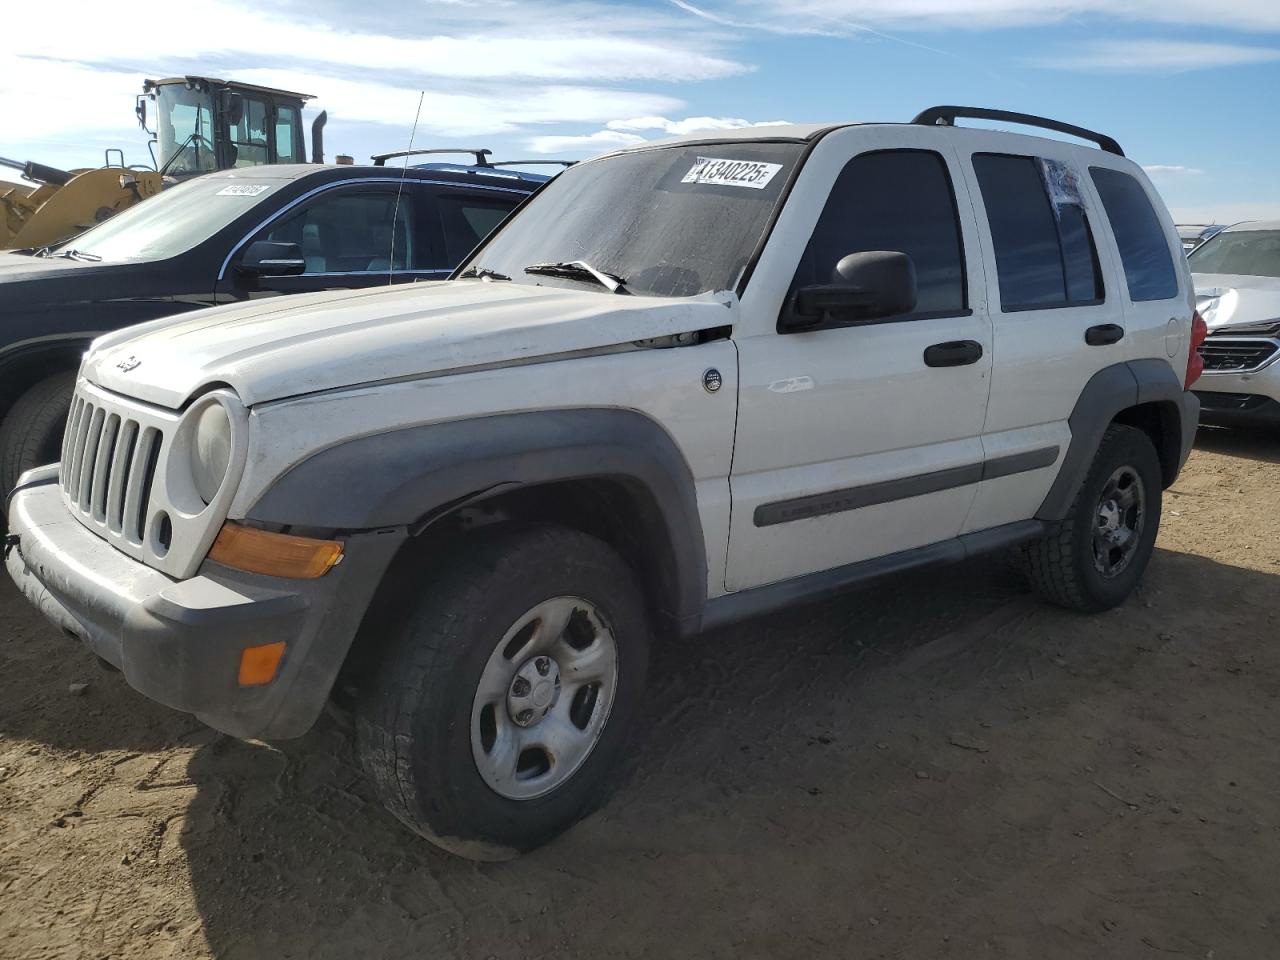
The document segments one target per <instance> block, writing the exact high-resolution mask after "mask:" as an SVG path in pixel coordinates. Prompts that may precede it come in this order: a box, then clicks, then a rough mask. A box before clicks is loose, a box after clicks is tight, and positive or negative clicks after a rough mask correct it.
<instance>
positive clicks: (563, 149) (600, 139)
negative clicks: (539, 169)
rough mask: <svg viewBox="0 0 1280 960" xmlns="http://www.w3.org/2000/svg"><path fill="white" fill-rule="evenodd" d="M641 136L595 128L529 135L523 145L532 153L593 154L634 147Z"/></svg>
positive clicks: (639, 141)
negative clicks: (588, 131) (583, 130)
mask: <svg viewBox="0 0 1280 960" xmlns="http://www.w3.org/2000/svg"><path fill="white" fill-rule="evenodd" d="M644 142H645V139H644V137H642V136H639V135H638V134H634V133H623V132H621V131H620V130H597V131H596V132H595V133H584V134H566V135H561V134H554V135H550V134H549V135H546V136H541V137H530V138H529V139H528V140H526V141H525V146H526V147H527V148H528V149H529V150H531V151H533V152H534V153H540V154H552V153H554V154H565V155H567V154H571V153H573V154H583V155H587V156H593V155H595V154H597V153H606V152H608V151H610V150H617V149H619V148H620V147H634V146H635V145H636V144H637V143H644Z"/></svg>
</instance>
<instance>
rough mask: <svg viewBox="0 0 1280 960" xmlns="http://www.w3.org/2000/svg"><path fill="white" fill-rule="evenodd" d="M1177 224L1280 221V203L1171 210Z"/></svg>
mask: <svg viewBox="0 0 1280 960" xmlns="http://www.w3.org/2000/svg"><path fill="white" fill-rule="evenodd" d="M1170 212H1171V213H1172V214H1173V219H1174V221H1176V222H1177V223H1226V224H1232V223H1240V222H1241V221H1242V220H1280V203H1218V204H1211V205H1200V206H1187V207H1181V206H1174V207H1171V208H1170Z"/></svg>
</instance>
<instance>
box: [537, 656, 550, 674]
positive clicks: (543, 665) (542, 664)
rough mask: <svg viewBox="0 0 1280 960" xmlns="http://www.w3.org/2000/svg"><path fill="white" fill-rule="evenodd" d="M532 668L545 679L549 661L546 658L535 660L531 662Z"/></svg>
mask: <svg viewBox="0 0 1280 960" xmlns="http://www.w3.org/2000/svg"><path fill="white" fill-rule="evenodd" d="M533 668H534V669H535V670H537V671H538V673H539V674H541V675H542V676H544V677H545V676H546V675H547V671H548V670H550V669H551V661H550V660H548V659H547V658H546V657H539V658H538V659H537V660H535V661H533Z"/></svg>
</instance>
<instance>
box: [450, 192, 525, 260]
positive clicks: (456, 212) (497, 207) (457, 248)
mask: <svg viewBox="0 0 1280 960" xmlns="http://www.w3.org/2000/svg"><path fill="white" fill-rule="evenodd" d="M523 199H524V198H523V197H513V198H512V199H509V200H508V199H505V198H502V197H494V196H465V195H461V194H442V195H440V196H438V197H436V206H437V207H438V208H439V210H440V219H441V221H442V223H443V225H444V242H445V249H446V250H448V252H449V262H450V263H460V262H461V261H462V258H463V257H465V256H466V255H467V254H468V253H470V252H471V251H472V250H474V249H475V248H476V246H477V245H478V244H479V243H480V241H481V240H483V239H484V238H485V237H487V236H488V235H489V234H491V233H492V232H493V228H494V227H496V226H497V225H498V224H500V223H501V222H502V221H503V219H504V218H505V217H506V215H507V214H508V213H510V212H511V211H512V210H514V209H515V207H516V204H518V203H519V202H520V201H521V200H523Z"/></svg>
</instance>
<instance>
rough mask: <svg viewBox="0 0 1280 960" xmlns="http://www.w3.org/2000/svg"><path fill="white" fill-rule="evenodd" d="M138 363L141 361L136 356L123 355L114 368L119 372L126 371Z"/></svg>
mask: <svg viewBox="0 0 1280 960" xmlns="http://www.w3.org/2000/svg"><path fill="white" fill-rule="evenodd" d="M140 363H142V361H141V360H139V359H138V358H137V357H125V358H124V359H123V360H121V361H120V362H119V363H117V364H116V368H117V369H118V370H119V371H120V372H121V373H128V372H129V371H130V370H132V369H133V368H134V367H136V366H137V365H138V364H140Z"/></svg>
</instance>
